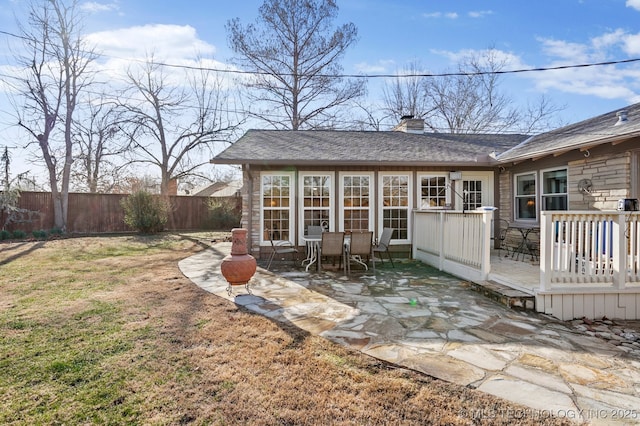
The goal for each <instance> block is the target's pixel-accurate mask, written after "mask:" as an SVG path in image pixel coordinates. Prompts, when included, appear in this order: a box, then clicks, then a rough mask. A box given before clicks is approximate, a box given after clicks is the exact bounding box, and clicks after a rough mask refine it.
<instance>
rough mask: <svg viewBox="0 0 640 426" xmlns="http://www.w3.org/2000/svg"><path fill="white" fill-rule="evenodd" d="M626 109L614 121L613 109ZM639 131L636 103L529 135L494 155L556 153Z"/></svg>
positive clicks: (515, 157)
mask: <svg viewBox="0 0 640 426" xmlns="http://www.w3.org/2000/svg"><path fill="white" fill-rule="evenodd" d="M620 111H626V112H627V121H625V122H623V123H621V124H618V125H616V123H617V122H618V116H617V113H618V112H620ZM638 135H640V103H637V104H634V105H631V106H628V107H626V108H621V109H620V110H617V111H612V112H608V113H606V114H602V115H599V116H597V117H594V118H589V119H587V120H584V121H581V122H579V123H575V124H571V125H569V126H565V127H561V128H559V129H556V130H552V131H550V132H546V133H542V134H540V135H536V136H532V137H531V138H529V139H527V140H526V141H524V142H522V143H521V144H520V145H518V146H516V147H514V148H513V149H510V150H508V151H506V152H504V153H502V154H499V155H498V160H499V161H500V162H501V163H505V162H515V161H522V160H527V159H530V158H539V157H543V156H545V155H550V154H555V155H557V154H560V153H563V152H567V151H570V150H572V149H580V148H582V149H586V148H589V147H593V146H596V145H600V144H603V143H610V142H616V141H622V140H625V139H629V138H630V137H633V136H638Z"/></svg>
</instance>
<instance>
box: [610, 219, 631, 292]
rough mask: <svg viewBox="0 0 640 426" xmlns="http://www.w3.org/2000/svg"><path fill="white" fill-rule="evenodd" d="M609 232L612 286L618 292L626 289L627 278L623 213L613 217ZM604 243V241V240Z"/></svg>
mask: <svg viewBox="0 0 640 426" xmlns="http://www.w3.org/2000/svg"><path fill="white" fill-rule="evenodd" d="M611 232H612V234H613V235H612V236H613V247H612V251H613V252H612V253H611V256H612V258H613V265H612V266H613V286H614V287H615V288H617V289H619V290H621V289H624V288H625V287H626V276H627V239H626V237H625V221H624V213H622V212H621V213H618V214H614V215H613V220H612V226H611ZM605 241H606V240H605Z"/></svg>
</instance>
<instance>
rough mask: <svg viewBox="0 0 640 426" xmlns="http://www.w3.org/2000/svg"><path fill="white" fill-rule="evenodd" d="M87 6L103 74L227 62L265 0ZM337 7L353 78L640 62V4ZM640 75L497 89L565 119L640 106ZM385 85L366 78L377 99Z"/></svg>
mask: <svg viewBox="0 0 640 426" xmlns="http://www.w3.org/2000/svg"><path fill="white" fill-rule="evenodd" d="M25 4H26V2H25V1H23V0H0V30H2V31H7V32H15V31H16V26H15V18H14V14H17V15H18V16H20V13H21V12H22V10H23V8H24V5H25ZM80 4H81V6H82V7H83V9H84V10H85V11H86V12H87V14H88V15H87V21H86V32H87V33H88V34H90V39H91V40H92V41H93V42H95V44H96V45H97V47H98V50H100V51H103V52H104V53H105V54H106V55H107V57H108V58H110V59H107V60H106V62H105V64H104V66H105V67H106V68H107V69H115V68H116V67H117V66H118V64H117V63H118V61H119V62H123V61H122V60H121V59H118V58H132V57H140V58H144V55H145V54H146V52H149V51H154V52H155V54H156V56H157V57H159V58H161V59H163V60H164V61H168V62H171V63H188V61H189V60H190V59H192V57H193V53H194V52H195V51H199V52H201V53H203V54H205V55H212V56H213V57H214V59H215V62H212V65H215V66H220V67H225V66H227V65H226V63H228V61H229V59H230V58H231V56H232V52H230V50H229V48H228V46H227V37H226V33H225V29H224V25H225V23H226V22H227V21H228V20H229V19H232V18H235V17H239V18H240V19H241V21H242V22H243V23H249V22H252V21H254V20H255V18H256V16H257V13H258V8H259V6H260V5H261V4H262V0H242V1H228V0H225V1H220V0H214V1H211V0H209V1H185V2H177V1H165V0H131V1H128V0H119V1H113V0H111V1H109V0H104V1H93V2H83V1H80ZM338 6H339V8H340V12H339V16H338V19H337V20H336V24H337V23H343V22H353V23H354V24H355V25H356V26H357V27H358V31H359V41H358V43H357V44H356V45H355V46H354V47H353V48H352V49H351V50H349V51H348V53H347V55H346V56H345V58H344V60H343V66H344V72H345V73H348V74H359V73H364V74H388V73H394V72H397V71H398V70H400V69H401V68H402V67H403V66H406V65H407V64H408V63H409V62H410V61H419V62H420V63H421V64H422V65H423V66H424V67H425V68H426V69H427V70H428V71H429V72H432V73H440V72H444V71H446V70H452V69H454V68H455V66H456V63H457V61H458V60H459V58H460V57H461V55H464V54H466V53H469V52H473V51H481V50H483V49H486V48H488V47H493V48H495V49H496V50H497V51H499V52H500V55H502V57H503V58H504V59H505V61H506V65H505V69H523V68H538V67H552V66H558V65H571V64H584V63H593V62H603V61H619V60H627V59H635V58H640V0H537V1H505V0H455V1H434V0H422V1H419V0H396V1H391V0H384V1H383V0H338ZM2 37H4V38H5V39H10V37H6V36H2ZM7 43H10V40H7ZM7 43H0V68H4V67H6V66H7V65H10V64H11V57H10V56H9V55H7V50H6V45H7ZM120 65H122V64H120ZM639 77H640V62H637V63H635V62H634V63H629V64H620V65H611V66H601V67H590V68H581V69H569V70H562V71H548V72H536V73H521V74H513V75H506V76H504V78H503V83H502V86H501V87H502V88H503V89H504V90H505V91H507V92H508V95H509V96H510V97H511V98H513V99H514V100H515V101H516V102H522V103H524V102H526V101H527V100H535V99H536V98H537V97H539V96H540V95H541V94H545V95H546V96H548V97H549V98H550V99H551V100H552V101H553V102H555V103H556V104H559V105H566V109H565V110H564V111H562V112H561V117H560V119H561V120H562V121H563V122H566V123H569V122H575V121H579V120H582V119H585V118H588V117H591V116H594V115H597V114H601V113H604V112H607V111H612V110H615V109H617V108H621V107H623V106H625V105H628V104H630V103H635V102H640V78H639ZM381 83H382V80H380V79H375V80H371V81H370V98H372V99H374V98H376V97H377V95H378V92H377V87H379V85H380V84H381ZM5 112H6V107H4V106H2V103H0V145H2V143H3V142H2V141H3V140H7V136H6V135H7V134H10V132H11V131H12V130H11V129H10V126H8V121H7V120H6V119H5V118H3V117H1V115H4V114H5ZM3 135H4V136H3Z"/></svg>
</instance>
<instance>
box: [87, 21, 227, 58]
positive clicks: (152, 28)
mask: <svg viewBox="0 0 640 426" xmlns="http://www.w3.org/2000/svg"><path fill="white" fill-rule="evenodd" d="M87 41H88V42H89V44H92V45H95V46H96V47H97V49H98V50H99V51H101V52H103V53H104V54H105V55H107V56H114V57H119V58H131V57H135V58H144V57H146V56H147V55H149V54H151V53H153V54H154V55H155V56H156V58H158V59H162V60H169V59H180V58H193V57H194V55H195V54H203V55H212V54H214V53H215V50H216V49H215V47H214V46H213V45H211V44H209V43H207V42H205V41H203V40H201V39H199V38H198V36H197V33H196V30H195V28H193V27H192V26H189V25H160V24H155V25H144V26H138V27H130V28H123V29H118V30H113V31H102V32H97V33H92V34H89V35H88V36H87Z"/></svg>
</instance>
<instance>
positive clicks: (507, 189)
mask: <svg viewBox="0 0 640 426" xmlns="http://www.w3.org/2000/svg"><path fill="white" fill-rule="evenodd" d="M511 176H512V174H511V172H509V171H504V172H501V173H500V174H499V175H498V196H499V202H498V214H499V216H500V219H503V220H506V221H507V222H513V196H512V195H513V194H512V189H513V184H512V183H511Z"/></svg>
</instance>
